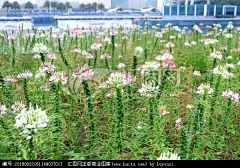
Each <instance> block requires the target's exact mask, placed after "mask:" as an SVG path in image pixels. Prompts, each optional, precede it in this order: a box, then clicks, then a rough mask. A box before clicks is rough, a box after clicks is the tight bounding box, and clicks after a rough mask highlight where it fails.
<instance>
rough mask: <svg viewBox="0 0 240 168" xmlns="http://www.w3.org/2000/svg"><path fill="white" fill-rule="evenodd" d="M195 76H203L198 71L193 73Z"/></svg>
mask: <svg viewBox="0 0 240 168" xmlns="http://www.w3.org/2000/svg"><path fill="white" fill-rule="evenodd" d="M193 75H196V76H201V73H200V71H196V70H195V71H194V72H193Z"/></svg>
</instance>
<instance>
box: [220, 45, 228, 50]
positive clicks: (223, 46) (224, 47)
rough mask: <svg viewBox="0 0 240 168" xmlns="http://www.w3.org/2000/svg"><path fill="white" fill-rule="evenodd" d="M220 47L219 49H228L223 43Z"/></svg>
mask: <svg viewBox="0 0 240 168" xmlns="http://www.w3.org/2000/svg"><path fill="white" fill-rule="evenodd" d="M220 49H221V50H227V49H228V47H227V46H225V45H222V47H220Z"/></svg>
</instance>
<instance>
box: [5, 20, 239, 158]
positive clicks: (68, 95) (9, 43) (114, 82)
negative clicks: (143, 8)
mask: <svg viewBox="0 0 240 168" xmlns="http://www.w3.org/2000/svg"><path fill="white" fill-rule="evenodd" d="M135 22H136V25H133V27H132V28H125V27H124V26H123V25H121V26H119V27H117V28H113V27H111V26H110V27H108V28H106V29H104V30H102V31H100V30H97V29H96V28H93V27H88V28H84V27H83V28H77V29H74V30H70V29H69V28H66V29H64V30H60V29H58V28H53V27H52V26H49V27H47V28H35V27H34V25H33V27H32V29H31V30H29V29H27V30H26V29H24V23H22V26H21V28H19V29H18V30H7V29H3V30H1V31H0V43H1V45H0V90H1V92H0V112H1V115H0V123H1V124H0V132H1V133H0V145H1V152H0V158H1V160H88V159H90V160H93V159H96V160H145V159H146V160H180V159H181V160H238V159H239V157H240V141H239V136H240V123H239V119H240V114H239V110H240V109H239V93H240V86H239V83H238V82H239V80H240V75H239V72H240V60H239V58H240V54H239V53H240V27H233V25H232V23H231V22H229V24H228V26H227V27H226V28H225V29H222V27H221V25H219V24H214V25H203V24H201V23H200V24H199V25H195V26H194V27H193V28H188V27H184V28H183V29H182V30H181V29H180V28H179V27H177V26H172V25H171V24H167V25H159V24H157V25H155V26H152V27H149V26H148V24H147V23H148V21H147V20H146V25H145V26H144V27H141V26H139V25H138V22H139V20H138V19H135ZM190 29H192V30H190Z"/></svg>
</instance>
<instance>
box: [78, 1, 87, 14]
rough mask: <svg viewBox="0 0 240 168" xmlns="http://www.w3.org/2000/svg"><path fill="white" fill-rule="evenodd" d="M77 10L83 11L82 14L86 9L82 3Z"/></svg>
mask: <svg viewBox="0 0 240 168" xmlns="http://www.w3.org/2000/svg"><path fill="white" fill-rule="evenodd" d="M79 9H80V10H83V12H84V11H85V9H86V5H85V4H84V3H81V4H80V5H79Z"/></svg>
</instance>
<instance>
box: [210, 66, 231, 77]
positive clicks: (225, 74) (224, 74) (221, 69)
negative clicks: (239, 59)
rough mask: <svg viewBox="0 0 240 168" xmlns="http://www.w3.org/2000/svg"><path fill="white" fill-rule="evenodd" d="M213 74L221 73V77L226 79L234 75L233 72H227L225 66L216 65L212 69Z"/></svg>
mask: <svg viewBox="0 0 240 168" xmlns="http://www.w3.org/2000/svg"><path fill="white" fill-rule="evenodd" d="M213 74H218V75H222V77H223V78H225V79H228V78H229V77H234V74H233V73H230V72H228V70H227V67H222V66H217V67H216V68H214V69H213Z"/></svg>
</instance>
